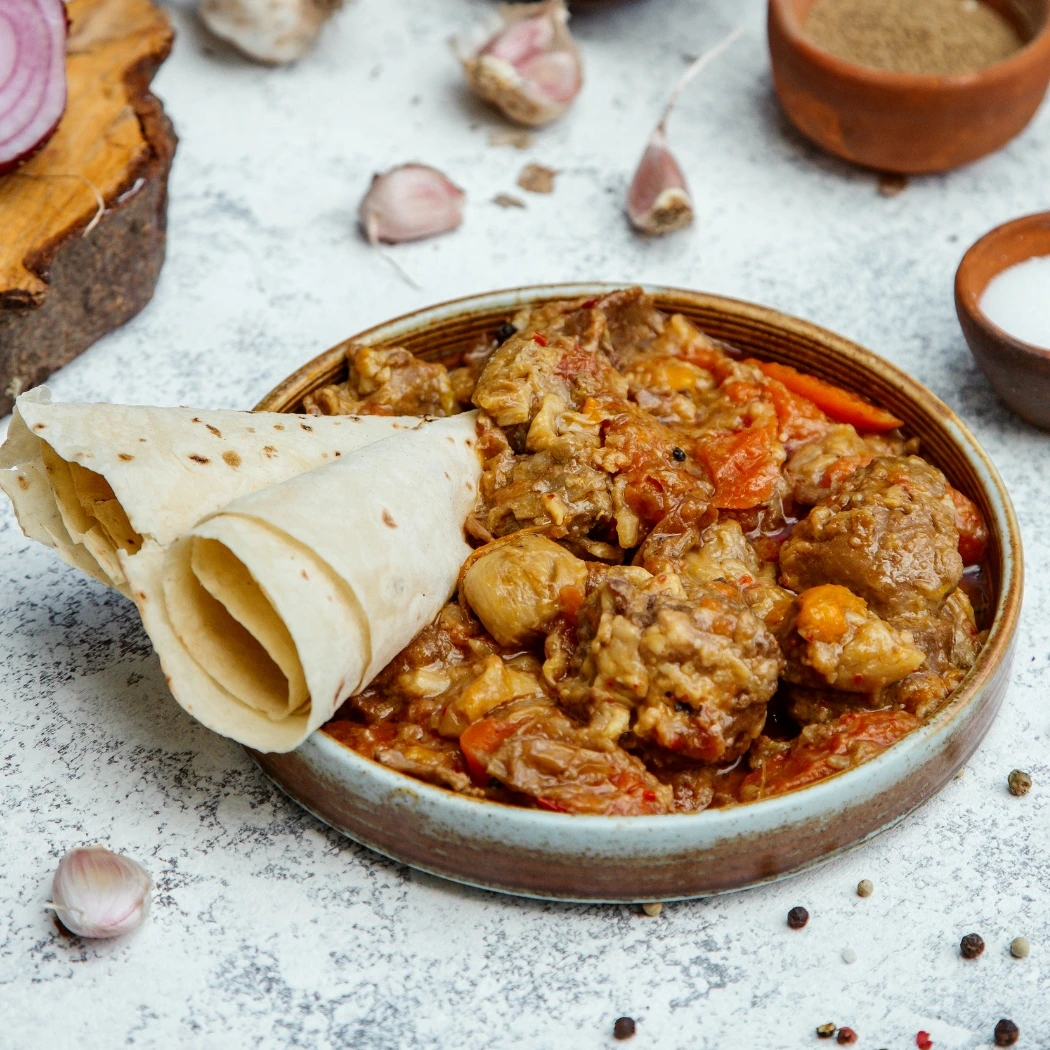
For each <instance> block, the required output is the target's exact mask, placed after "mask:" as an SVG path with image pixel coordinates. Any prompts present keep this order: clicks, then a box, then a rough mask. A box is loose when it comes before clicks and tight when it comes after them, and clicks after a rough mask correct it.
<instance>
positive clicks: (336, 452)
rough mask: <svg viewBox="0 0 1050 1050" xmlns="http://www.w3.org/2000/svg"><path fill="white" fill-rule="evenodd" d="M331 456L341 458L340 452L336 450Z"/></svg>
mask: <svg viewBox="0 0 1050 1050" xmlns="http://www.w3.org/2000/svg"><path fill="white" fill-rule="evenodd" d="M332 455H334V456H341V455H342V452H340V451H339V450H338V449H336V451H335V452H333V453H332Z"/></svg>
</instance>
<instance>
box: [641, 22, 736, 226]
mask: <svg viewBox="0 0 1050 1050" xmlns="http://www.w3.org/2000/svg"><path fill="white" fill-rule="evenodd" d="M742 34H743V29H736V30H734V31H733V32H732V33H730V34H729V36H727V37H726V38H725V39H724V40H722V41H721V43H719V44H716V45H715V46H714V47H713V48H711V49H710V51H706V52H705V53H704V54H702V55H701V56H700V57H699V58H698V59H697V60H696V61H695V62H694V63H693V64H692V65H691V66H690V67H689V68H688V69H687V70H686V71H685V73H684V74H683V75H682V76H681V77H680V78H679V80H678V83H677V84H675V86H674V89H673V90H672V92H671V97H670V98H669V99H668V100H667V105H666V106H665V107H664V111H663V114H662V115H661V117H660V122H659V124H657V125H656V128H655V129H654V130H653V133H652V135H650V136H649V142H648V143H647V144H646V147H645V152H644V153H643V154H642V159H641V160H640V161H639V163H638V167H637V168H636V169H635V172H634V177H633V178H632V179H631V185H630V187H629V189H628V190H627V218H628V219H630V220H631V225H632V226H633V227H634V228H635V229H636V230H638V232H639V233H646V234H650V235H656V236H658V235H661V234H665V233H672V232H674V231H675V230H681V229H684V228H685V227H686V226H688V225H690V223H692V221H693V199H692V197H691V195H690V193H689V185H688V183H687V182H686V181H685V174H684V173H683V172H682V168H681V166H680V165H679V163H678V161H677V160H676V159H675V156H674V154H673V153H672V152H671V149H670V147H669V146H668V144H667V122H668V120H669V119H670V117H671V113H672V112H673V110H674V107H675V103H676V102H677V101H678V96H679V95H681V93H682V89H683V88H684V87H685V86H686V84H688V83H689V81H690V80H692V79H693V77H695V76H696V75H697V74H698V73H699V72H700V71H701V70H702V69H703V68H704V67H705V66H707V65H708V64H709V63H711V62H713V61H714V60H715V59H716V58H717V57H718V56H719V55H721V54H722V53H723V52H724V51H726V50H727V49H728V48H729V47H730V46H731V45H732V44H733V43H735V42H736V41H737V40H738V39H739V38H740V36H741V35H742Z"/></svg>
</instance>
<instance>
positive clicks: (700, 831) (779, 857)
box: [251, 284, 1022, 901]
mask: <svg viewBox="0 0 1050 1050" xmlns="http://www.w3.org/2000/svg"><path fill="white" fill-rule="evenodd" d="M614 287H618V286H613V285H598V284H588V285H562V286H547V287H536V288H524V289H515V290H511V291H504V292H493V293H491V294H488V295H480V296H475V297H473V298H469V299H462V300H459V301H457V302H452V303H445V304H442V305H440V306H435V307H431V308H430V309H427V310H421V311H419V312H418V313H414V314H409V315H408V316H406V317H402V318H399V319H397V320H395V321H391V322H389V323H387V324H384V325H380V326H378V327H376V328H372V329H369V330H368V331H367V332H363V333H362V334H361V335H358V336H355V337H354V341H356V342H366V343H371V344H394V345H400V346H404V347H407V348H408V349H409V350H412V351H413V352H415V353H418V354H420V355H422V356H425V357H427V358H428V359H434V360H446V361H450V360H454V355H455V353H456V352H457V350H459V349H461V348H463V347H464V346H465V345H469V344H470V343H471V342H472V341H473V340H474V339H475V338H476V337H477V336H479V335H481V334H483V333H489V332H492V331H493V330H494V329H495V328H496V327H498V325H499V324H500V322H501V321H503V320H505V319H507V318H508V317H509V316H510V315H511V314H512V313H513V312H514V311H515V310H516V309H517V308H518V307H519V306H521V305H522V304H524V303H538V302H543V301H545V300H550V299H565V298H571V297H575V296H587V297H590V296H598V295H601V294H604V293H606V292H609V291H611V290H613V289H614ZM648 291H649V292H650V293H651V294H652V295H653V296H654V297H655V299H656V302H657V305H658V306H660V307H661V308H662V309H664V310H666V311H670V312H674V311H678V312H681V313H683V314H685V315H686V316H687V317H689V318H690V319H691V320H693V321H695V322H696V323H697V324H698V325H699V326H700V327H701V328H703V329H704V330H705V331H706V332H708V333H710V334H711V335H713V336H715V337H716V338H719V339H723V340H725V341H726V342H729V343H732V344H733V345H735V346H737V347H739V348H740V349H742V350H744V351H746V352H747V353H749V354H753V355H755V356H757V357H762V358H766V359H769V360H773V361H779V362H783V363H785V364H790V365H795V366H797V367H798V368H801V369H803V370H804V371H807V372H812V373H815V374H817V375H819V376H823V377H824V378H826V379H828V380H831V381H833V382H835V383H838V384H840V385H842V386H847V387H850V388H852V389H854V390H856V391H858V392H860V393H863V394H864V395H866V396H867V397H869V398H871V399H872V400H873V401H875V402H876V403H878V404H880V405H883V406H885V407H886V408H888V409H890V410H891V411H893V412H894V413H895V414H896V415H898V416H899V417H900V418H901V419H903V420H904V421H905V429H906V431H907V432H908V433H909V434H912V435H917V436H918V437H919V438H921V441H922V452H923V454H924V455H925V456H926V457H927V458H928V459H929V460H930V461H931V462H933V463H935V464H936V465H937V466H939V467H940V468H941V469H942V470H943V471H944V472H945V474H947V476H948V478H949V480H950V481H951V482H952V484H953V485H955V486H956V487H957V488H959V489H961V490H962V491H963V492H965V493H966V494H967V495H969V496H970V498H971V499H973V500H974V501H975V502H976V503H977V505H978V506H979V507H980V508H981V510H982V511H983V513H984V515H985V517H986V519H987V520H988V522H989V525H990V529H991V534H992V540H991V545H990V553H989V560H990V570H991V578H992V587H993V595H994V597H993V601H992V607H993V608H994V610H995V618H994V622H993V623H992V626H991V632H990V635H989V638H988V643H987V644H986V646H985V647H984V650H983V651H982V653H981V655H980V657H979V659H978V661H977V664H976V665H975V666H974V668H973V669H972V670H971V671H970V673H969V674H968V675H967V677H966V679H965V680H964V682H963V683H962V685H961V686H960V688H959V689H958V690H957V691H956V692H955V694H954V695H953V697H952V699H951V701H950V702H949V703H948V704H947V705H946V706H945V707H944V708H942V709H941V710H940V711H939V712H937V714H936V715H934V716H933V717H932V718H931V719H930V720H929V721H927V722H926V723H924V724H923V725H922V726H921V727H920V728H919V729H917V730H916V731H915V732H913V733H911V734H910V735H909V736H907V737H905V738H904V739H903V740H902V741H900V742H899V743H897V744H895V745H894V746H893V747H891V748H889V749H887V750H886V751H884V752H883V753H882V754H880V755H879V756H878V757H877V758H875V759H874V760H872V761H870V762H868V763H866V764H865V765H862V766H860V767H858V768H856V769H853V770H850V771H847V772H845V773H840V774H838V775H836V776H834V777H831V778H829V779H827V780H824V781H821V782H819V783H817V784H814V785H813V786H811V787H808V788H804V789H802V790H799V791H795V792H792V793H789V794H786V795H782V796H779V797H777V798H772V799H766V800H763V801H760V802H753V803H749V804H745V805H739V806H735V807H732V808H729V809H720V810H711V811H708V812H705V813H697V814H691V815H668V816H653V817H579V816H569V815H566V814H560V813H552V812H546V811H542V810H538V809H519V808H515V807H511V806H503V805H499V804H496V803H492V802H486V801H478V800H476V799H472V798H468V797H464V796H462V795H457V794H454V793H453V792H451V791H445V790H443V789H441V788H437V787H431V786H430V785H427V784H424V783H422V782H420V781H418V780H414V779H412V778H410V777H407V776H405V775H403V774H400V773H397V772H394V771H393V770H391V769H387V768H386V767H384V766H381V765H379V764H378V763H375V762H371V761H369V760H368V759H365V758H362V757H361V756H359V755H357V754H355V753H354V752H353V751H351V750H349V749H348V748H346V747H344V746H343V745H341V744H339V743H337V742H336V741H335V740H333V739H332V738H331V737H329V736H326V735H325V733H324V732H323V731H320V732H317V733H315V734H314V735H313V736H312V737H310V738H309V739H308V740H307V741H306V743H305V744H303V745H302V747H300V748H299V749H298V750H297V751H294V752H292V753H290V754H285V755H273V754H259V753H256V752H251V755H252V757H253V758H254V759H255V761H256V762H257V763H258V764H259V765H260V766H261V767H262V769H263V770H264V771H265V773H266V774H267V775H268V776H269V777H270V778H271V779H272V780H273V781H274V782H275V783H277V784H278V785H279V786H280V787H281V788H282V789H283V790H284V791H286V792H287V793H288V794H289V795H290V796H291V797H292V798H293V799H295V800H296V801H297V802H298V803H299V804H300V805H302V806H304V807H305V808H306V809H308V810H309V811H310V812H311V813H313V814H314V815H315V816H317V817H319V818H320V819H321V820H323V821H325V823H327V824H330V825H331V826H332V827H334V828H337V829H338V830H339V831H341V832H343V833H344V834H346V835H348V836H350V837H351V838H353V839H355V840H356V841H358V842H361V843H363V844H364V845H366V846H369V847H371V848H372V849H374V850H376V851H378V852H379V853H383V854H385V855H386V856H388V857H392V858H394V859H395V860H398V861H401V862H403V863H405V864H410V865H412V866H413V867H415V868H420V869H422V870H423V871H427V872H430V873H432V874H434V875H440V876H443V877H444V878H448V879H454V880H456V881H457V882H463V883H468V884H470V885H473V886H480V887H485V888H488V889H493V890H501V891H504V892H506V893H516V894H522V895H526V896H533V897H550V898H557V899H563V900H575V901H652V900H671V899H675V898H686V897H698V896H706V895H709V894H714V893H721V892H723V891H726V890H736V889H741V888H743V887H745V886H753V885H755V884H757V883H760V882H765V881H768V880H771V879H777V878H781V877H783V876H785V875H789V874H792V873H794V872H798V871H801V870H803V869H805V868H808V867H811V866H813V865H814V864H818V863H820V862H821V861H824V860H827V859H829V858H831V857H833V856H836V855H837V854H839V853H841V852H843V851H844V850H846V849H849V848H851V847H853V846H856V845H858V844H859V843H861V842H864V841H865V840H867V839H869V838H871V837H872V836H873V835H877V834H878V833H879V832H881V831H884V830H885V829H887V828H889V827H891V826H892V825H893V824H895V823H896V822H897V821H899V820H901V819H902V818H903V817H904V816H906V815H907V814H908V813H910V812H911V811H912V810H913V809H915V807H916V806H918V805H920V804H921V803H922V802H924V801H925V800H926V799H928V798H930V797H931V796H932V795H933V794H935V793H936V792H937V791H938V790H939V789H940V788H941V787H942V786H943V785H944V784H945V783H946V782H947V781H948V780H950V779H951V778H952V776H953V775H954V774H955V772H956V770H958V769H959V767H960V766H962V765H963V763H964V762H966V760H967V759H968V758H969V756H970V755H971V754H972V752H973V751H974V749H975V748H976V747H977V745H978V744H979V743H980V741H981V738H982V737H983V736H984V734H985V732H986V731H987V730H988V727H989V725H990V724H991V722H992V719H993V718H994V717H995V713H996V711H997V710H998V708H999V705H1000V704H1001V702H1002V699H1003V695H1004V693H1005V691H1006V687H1007V684H1008V681H1009V676H1010V665H1011V661H1012V657H1013V647H1014V635H1015V631H1016V627H1017V618H1018V613H1019V611H1020V607H1021V590H1022V555H1021V541H1020V534H1019V532H1018V527H1017V522H1016V520H1015V517H1014V512H1013V507H1012V506H1011V504H1010V498H1009V496H1008V495H1007V493H1006V491H1005V489H1004V488H1003V484H1002V481H1001V480H1000V478H999V475H998V474H997V473H996V470H995V468H994V467H993V466H992V464H991V462H990V460H989V459H988V457H987V456H986V455H985V453H984V451H983V450H982V449H981V447H980V446H979V445H978V444H977V442H976V441H975V440H974V437H973V435H972V434H971V433H970V432H969V431H968V430H967V429H966V427H965V426H964V425H963V424H962V423H961V422H960V420H959V419H958V417H957V416H955V415H954V413H953V412H952V411H951V410H950V409H949V408H948V407H947V406H946V405H944V404H942V403H941V402H940V401H939V400H938V399H937V398H936V397H934V396H933V395H932V394H931V393H930V392H929V391H928V390H926V389H925V388H924V387H923V386H921V385H920V384H918V383H916V382H915V380H913V379H911V378H909V377H908V376H907V375H905V374H904V373H903V372H901V371H900V370H898V369H897V368H895V367H893V366H892V365H890V364H888V363H887V362H885V361H883V360H881V359H880V358H878V357H876V356H875V355H874V354H872V353H870V352H869V351H867V350H865V349H863V348H862V347H860V346H857V345H856V344H855V343H851V342H849V341H847V340H845V339H843V338H841V337H840V336H837V335H834V334H833V333H831V332H828V331H826V330H824V329H822V328H818V327H816V326H815V325H811V324H808V323H806V322H805V321H800V320H798V319H796V318H793V317H789V316H787V315H785V314H781V313H777V312H776V311H774V310H768V309H765V308H763V307H760V306H755V305H752V304H750V303H744V302H737V301H735V300H731V299H722V298H718V297H716V296H711V295H702V294H700V293H697V292H688V291H681V290H677V289H672V288H649V289H648ZM345 347H346V344H342V345H340V346H337V347H334V348H333V349H331V350H329V351H328V352H327V353H325V354H322V355H321V356H320V357H318V358H316V359H315V360H314V361H311V362H310V363H309V364H307V365H304V366H303V367H302V368H301V369H300V370H299V371H298V372H296V373H295V374H294V375H292V376H290V377H289V378H288V379H287V380H285V382H283V383H282V384H281V385H280V386H279V387H277V388H276V389H275V390H274V391H273V392H272V393H271V394H269V395H268V396H267V397H266V398H265V399H264V400H263V401H262V402H261V403H260V405H259V406H258V408H259V409H266V410H269V411H285V412H292V411H297V410H299V408H300V406H301V401H302V398H303V395H304V394H307V393H309V392H310V391H312V390H315V389H317V388H318V387H320V386H322V385H324V384H326V383H331V382H338V381H339V380H341V379H342V378H345V369H346V364H345V357H344V352H345Z"/></svg>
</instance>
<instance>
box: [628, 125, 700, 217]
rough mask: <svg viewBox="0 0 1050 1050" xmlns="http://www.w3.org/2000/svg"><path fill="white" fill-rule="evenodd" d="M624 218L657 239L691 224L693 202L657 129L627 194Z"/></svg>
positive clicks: (663, 136) (662, 135)
mask: <svg viewBox="0 0 1050 1050" xmlns="http://www.w3.org/2000/svg"><path fill="white" fill-rule="evenodd" d="M627 217H628V218H629V219H630V220H631V225H632V226H633V227H634V228H635V229H636V230H638V231H639V232H640V233H648V234H653V235H659V234H664V233H672V232H673V231H674V230H681V229H684V228H685V227H686V226H688V225H689V224H690V223H691V222H692V221H693V201H692V198H691V197H690V196H689V186H688V185H687V184H686V181H685V175H683V174H682V169H681V168H680V167H679V165H678V161H677V160H675V158H674V154H672V153H671V151H670V150H669V149H668V148H667V138H666V136H665V135H664V133H663V131H662V130H661V129H660V128H657V130H656V132H655V133H654V134H653V137H652V138H651V139H650V140H649V145H648V146H646V148H645V152H644V153H643V154H642V160H641V163H639V165H638V170H637V171H636V172H635V173H634V178H633V179H632V180H631V187H630V189H629V190H628V191H627Z"/></svg>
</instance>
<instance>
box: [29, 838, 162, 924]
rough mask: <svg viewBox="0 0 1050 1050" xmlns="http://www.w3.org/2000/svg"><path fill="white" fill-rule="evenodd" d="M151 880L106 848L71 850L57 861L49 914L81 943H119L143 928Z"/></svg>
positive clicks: (126, 860) (139, 866) (137, 868)
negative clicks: (106, 940) (114, 940)
mask: <svg viewBox="0 0 1050 1050" xmlns="http://www.w3.org/2000/svg"><path fill="white" fill-rule="evenodd" d="M152 889H153V880H152V879H151V878H150V877H149V875H147V874H146V872H145V870H144V869H143V868H142V866H141V865H139V864H136V863H135V861H133V860H131V859H130V858H128V857H123V856H121V855H120V854H118V853H111V852H110V851H109V850H108V849H106V848H105V847H104V846H82V847H80V848H78V849H72V850H70V851H69V852H68V853H67V854H66V855H65V856H64V857H63V858H62V859H61V861H59V864H58V870H57V871H56V872H55V878H54V881H53V882H52V885H51V896H52V900H51V901H50V902H49V903H48V907H49V908H53V909H54V910H55V914H56V915H57V916H58V917H59V919H61V920H62V925H63V926H65V927H66V929H67V930H69V931H70V932H71V933H75V934H78V935H79V936H81V937H96V938H102V937H119V936H120V935H121V934H123V933H130V932H131V931H132V930H134V929H136V928H137V927H138V926H140V925H141V924H142V921H143V920H144V919H145V918H146V915H147V913H148V912H149V905H150V894H151V891H152Z"/></svg>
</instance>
